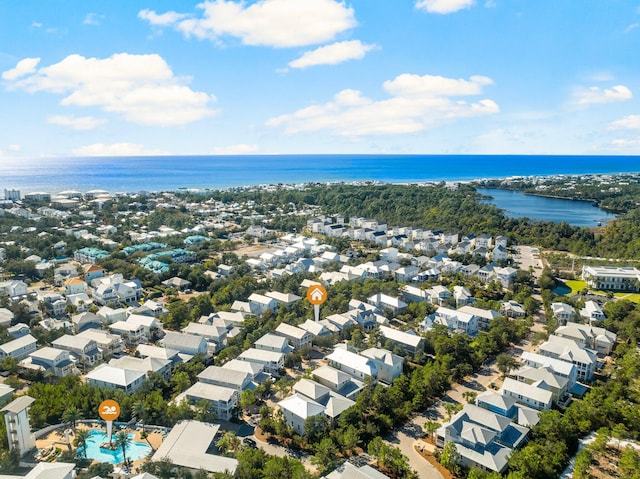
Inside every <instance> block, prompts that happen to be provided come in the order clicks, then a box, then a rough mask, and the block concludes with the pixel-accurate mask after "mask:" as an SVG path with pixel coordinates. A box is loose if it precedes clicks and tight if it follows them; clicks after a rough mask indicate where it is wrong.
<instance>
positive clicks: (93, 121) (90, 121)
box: [47, 115, 107, 130]
mask: <svg viewBox="0 0 640 479" xmlns="http://www.w3.org/2000/svg"><path fill="white" fill-rule="evenodd" d="M47 122H48V123H51V124H52V125H60V126H68V127H69V128H72V129H74V130H93V129H94V128H96V127H97V126H99V125H102V124H103V123H106V122H107V120H105V119H102V118H94V117H92V116H80V117H76V116H64V115H51V116H49V117H48V118H47Z"/></svg>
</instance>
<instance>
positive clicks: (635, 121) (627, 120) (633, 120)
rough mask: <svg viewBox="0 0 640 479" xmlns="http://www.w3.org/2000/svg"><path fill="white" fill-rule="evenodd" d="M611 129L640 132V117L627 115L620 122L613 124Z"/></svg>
mask: <svg viewBox="0 0 640 479" xmlns="http://www.w3.org/2000/svg"><path fill="white" fill-rule="evenodd" d="M611 128H615V129H619V128H622V129H627V130H640V115H627V116H625V117H623V118H621V119H619V120H616V121H614V122H613V123H611Z"/></svg>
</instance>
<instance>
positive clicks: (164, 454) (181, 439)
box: [151, 421, 238, 475]
mask: <svg viewBox="0 0 640 479" xmlns="http://www.w3.org/2000/svg"><path fill="white" fill-rule="evenodd" d="M219 428H220V425H219V424H208V423H204V422H199V421H181V422H179V423H178V424H176V425H175V426H174V427H173V429H171V431H170V432H169V434H168V435H167V437H165V438H164V440H163V441H162V444H161V445H160V447H159V448H158V450H157V451H156V452H155V453H154V455H153V457H152V458H151V460H152V461H161V460H168V461H169V462H170V463H171V464H174V465H176V466H179V467H186V468H187V469H189V470H190V471H192V472H193V473H196V472H198V471H200V470H204V471H207V472H209V473H224V472H226V473H229V474H231V475H234V474H235V471H236V468H237V467H238V461H237V460H236V459H233V458H230V457H224V456H219V455H217V454H212V453H211V451H212V448H211V446H212V444H213V442H214V439H215V436H216V434H217V432H218V429H219Z"/></svg>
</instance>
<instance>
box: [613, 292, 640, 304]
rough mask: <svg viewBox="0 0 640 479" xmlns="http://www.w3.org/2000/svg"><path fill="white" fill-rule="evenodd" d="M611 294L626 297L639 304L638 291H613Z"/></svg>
mask: <svg viewBox="0 0 640 479" xmlns="http://www.w3.org/2000/svg"><path fill="white" fill-rule="evenodd" d="M613 296H614V297H615V298H617V299H627V300H629V301H631V302H632V303H636V304H640V294H638V293H615V294H614V295H613Z"/></svg>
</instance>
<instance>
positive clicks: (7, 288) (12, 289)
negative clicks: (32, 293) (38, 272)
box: [0, 279, 27, 299]
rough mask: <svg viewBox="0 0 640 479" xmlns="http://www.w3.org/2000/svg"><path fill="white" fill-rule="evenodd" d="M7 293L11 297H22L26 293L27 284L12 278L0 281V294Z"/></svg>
mask: <svg viewBox="0 0 640 479" xmlns="http://www.w3.org/2000/svg"><path fill="white" fill-rule="evenodd" d="M3 294H4V295H7V296H9V298H11V299H19V298H23V297H25V296H26V295H27V285H26V283H25V282H24V281H20V280H17V279H12V280H10V281H2V282H0V296H2V295H3Z"/></svg>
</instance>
